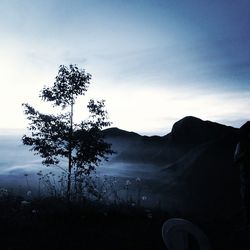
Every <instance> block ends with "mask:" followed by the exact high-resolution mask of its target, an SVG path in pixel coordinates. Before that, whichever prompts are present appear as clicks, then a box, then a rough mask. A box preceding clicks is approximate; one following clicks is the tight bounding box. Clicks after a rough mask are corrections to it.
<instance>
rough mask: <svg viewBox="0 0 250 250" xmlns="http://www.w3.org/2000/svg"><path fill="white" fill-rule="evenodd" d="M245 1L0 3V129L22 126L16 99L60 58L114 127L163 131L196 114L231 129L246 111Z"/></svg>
mask: <svg viewBox="0 0 250 250" xmlns="http://www.w3.org/2000/svg"><path fill="white" fill-rule="evenodd" d="M249 12H250V1H249V0H241V1H232V0H227V1H226V0H216V1H215V0H209V1H199V0H189V1H183V0H175V1H173V0H165V1H164V0H151V1H148V0H133V1H132V0H126V1H125V0H116V1H111V0H110V1H105V0H102V1H101V0H89V1H87V0H81V1H80V0H75V1H69V0H68V1H66V0H65V1H62V0H61V1H59V0H45V1H42V0H23V1H18V0H11V1H8V0H0V32H1V39H0V66H1V71H0V86H1V92H0V113H1V118H2V119H1V123H0V128H1V129H3V128H5V129H6V128H7V129H12V128H15V129H16V128H19V129H20V128H21V129H22V128H25V127H26V121H25V117H24V115H23V112H22V107H21V103H22V102H29V103H30V104H32V105H34V106H35V107H37V108H40V109H41V110H46V111H48V110H50V109H49V108H48V107H47V106H46V105H44V104H43V105H41V104H40V100H39V98H38V93H39V90H40V89H41V88H42V87H43V86H44V85H49V84H52V83H53V79H54V77H55V76H56V74H57V70H58V66H59V65H60V64H70V63H73V64H78V65H79V66H80V67H82V68H85V69H86V71H87V72H89V73H91V74H92V75H93V79H92V84H91V87H90V89H89V92H88V94H87V95H86V98H85V99H79V103H78V106H77V107H76V110H77V117H76V118H77V119H79V120H80V119H81V117H84V115H85V113H84V111H83V105H85V104H86V99H88V98H91V97H94V98H104V99H106V104H107V109H108V111H109V116H110V119H111V121H112V122H113V126H118V127H120V128H122V129H127V130H133V131H136V132H138V133H142V134H166V133H167V132H169V130H170V129H171V126H172V125H173V123H174V122H175V121H177V120H178V119H181V118H182V117H184V116H186V115H194V116H198V117H200V118H202V119H204V120H213V121H216V122H221V123H224V124H227V125H231V126H236V127H239V126H240V125H242V124H243V123H244V122H245V121H246V120H248V119H249V117H250V109H249V107H250V30H249V29H250V13H249Z"/></svg>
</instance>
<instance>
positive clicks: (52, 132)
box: [22, 65, 113, 198]
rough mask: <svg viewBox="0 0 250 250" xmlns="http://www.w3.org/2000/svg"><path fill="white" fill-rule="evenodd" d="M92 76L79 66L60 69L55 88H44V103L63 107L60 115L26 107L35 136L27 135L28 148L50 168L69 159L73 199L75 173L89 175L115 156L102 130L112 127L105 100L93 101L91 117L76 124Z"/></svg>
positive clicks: (90, 103) (68, 192)
mask: <svg viewBox="0 0 250 250" xmlns="http://www.w3.org/2000/svg"><path fill="white" fill-rule="evenodd" d="M90 80H91V75H90V74H88V73H85V71H84V70H83V69H79V68H78V67H77V66H75V65H69V67H66V66H64V65H61V66H60V67H59V71H58V75H57V76H56V78H55V82H54V85H53V86H52V87H44V88H43V89H42V91H41V93H40V98H41V99H42V100H43V101H48V102H51V103H52V105H53V107H56V106H58V107H61V109H62V113H61V114H58V115H52V114H43V113H40V112H39V111H37V110H35V109H34V108H33V107H32V106H30V105H29V104H27V103H25V104H23V106H24V108H25V111H24V112H25V115H26V116H27V119H28V120H29V121H30V122H29V126H28V129H29V130H30V131H31V135H30V136H27V135H24V136H23V137H22V141H23V144H24V145H29V146H32V147H31V149H30V150H31V151H35V154H38V155H40V156H41V157H42V158H43V161H42V163H43V164H44V165H46V166H50V165H57V166H58V165H59V163H60V160H61V159H62V158H67V159H68V180H67V195H68V198H70V192H71V180H72V172H73V173H74V175H75V176H82V175H89V174H90V173H91V172H92V171H94V170H95V169H96V167H97V166H98V164H99V163H100V162H101V160H102V159H105V160H107V155H109V154H112V153H113V151H112V150H111V145H110V144H109V143H107V142H105V141H104V138H103V135H102V133H101V130H102V128H104V127H106V126H109V125H110V122H109V121H107V111H106V110H105V103H104V100H101V101H94V100H90V101H89V103H88V105H87V108H88V110H89V113H90V116H89V117H88V119H87V120H83V121H82V122H80V123H79V124H76V123H74V105H75V102H76V99H77V97H78V96H80V95H84V94H85V92H86V91H87V89H88V86H89V84H90Z"/></svg>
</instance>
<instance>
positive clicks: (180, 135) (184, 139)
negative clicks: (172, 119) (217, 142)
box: [171, 116, 237, 145]
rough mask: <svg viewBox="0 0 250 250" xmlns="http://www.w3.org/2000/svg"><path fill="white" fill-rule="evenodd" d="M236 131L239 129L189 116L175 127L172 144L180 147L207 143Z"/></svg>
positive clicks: (172, 133)
mask: <svg viewBox="0 0 250 250" xmlns="http://www.w3.org/2000/svg"><path fill="white" fill-rule="evenodd" d="M236 131H237V129H235V128H233V127H229V126H225V125H222V124H219V123H215V122H211V121H203V120H201V119H199V118H196V117H193V116H187V117H184V118H183V119H181V120H179V121H177V122H176V123H175V124H174V125H173V128H172V131H171V139H172V142H174V143H177V144H180V145H194V144H201V143H204V142H205V143H206V142H208V141H210V140H214V139H218V137H223V136H225V135H228V134H232V133H236Z"/></svg>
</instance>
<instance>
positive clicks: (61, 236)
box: [0, 197, 168, 250]
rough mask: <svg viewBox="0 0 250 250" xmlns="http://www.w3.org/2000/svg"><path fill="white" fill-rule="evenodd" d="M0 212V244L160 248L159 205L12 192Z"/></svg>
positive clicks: (162, 216)
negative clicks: (25, 196) (25, 197)
mask: <svg viewBox="0 0 250 250" xmlns="http://www.w3.org/2000/svg"><path fill="white" fill-rule="evenodd" d="M0 212H1V215H0V222H1V228H0V233H1V249H103V248H104V249H145V250H147V249H165V247H164V244H163V241H162V239H161V226H162V224H163V222H164V221H165V220H166V218H167V216H168V215H167V214H166V213H164V212H161V211H156V210H155V211H154V210H150V211H149V210H147V209H143V208H135V207H129V206H127V205H126V204H123V205H121V204H120V205H112V206H102V205H100V204H96V203H90V202H87V201H86V202H81V203H79V202H78V203H74V202H71V203H68V202H66V201H64V200H61V199H55V198H51V199H50V198H47V199H39V200H38V199H37V200H33V201H31V202H30V204H28V205H22V203H21V197H19V198H18V197H17V198H15V199H8V200H5V201H1V202H0Z"/></svg>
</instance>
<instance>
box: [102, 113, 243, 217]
mask: <svg viewBox="0 0 250 250" xmlns="http://www.w3.org/2000/svg"><path fill="white" fill-rule="evenodd" d="M104 134H105V137H106V138H107V140H109V141H110V142H111V143H113V146H114V150H115V151H117V152H118V153H117V155H116V156H115V157H114V158H113V161H114V162H115V161H119V162H129V163H135V164H137V163H146V164H151V165H153V166H154V167H155V171H156V172H158V174H159V178H160V180H159V181H158V183H156V184H155V185H152V189H155V190H156V192H158V193H163V194H165V195H166V199H167V198H169V197H172V198H173V199H172V200H171V204H172V205H173V207H175V209H176V208H177V207H178V209H180V210H182V209H183V210H185V211H196V212H197V213H198V212H199V211H203V212H204V211H206V212H207V213H208V214H213V213H218V211H219V212H220V213H224V214H233V213H237V212H236V211H237V209H238V208H239V206H240V198H239V197H240V194H239V169H237V167H236V166H235V165H234V162H233V155H234V150H235V147H236V144H237V142H238V140H239V129H236V128H233V127H229V126H225V125H222V124H218V123H215V122H211V121H203V120H201V119H199V118H195V117H192V116H188V117H185V118H183V119H181V120H180V121H178V122H176V123H175V124H174V125H173V128H172V131H171V132H170V133H169V134H167V135H165V136H162V137H160V136H153V137H148V136H140V135H138V134H136V133H131V132H126V131H122V130H119V129H117V128H116V129H109V130H105V131H104ZM149 178H150V176H149ZM168 202H170V201H168ZM175 202H176V204H175V205H174V203H175ZM183 203H184V204H185V206H184V205H183ZM237 207H238V208H237ZM224 210H225V211H224Z"/></svg>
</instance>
